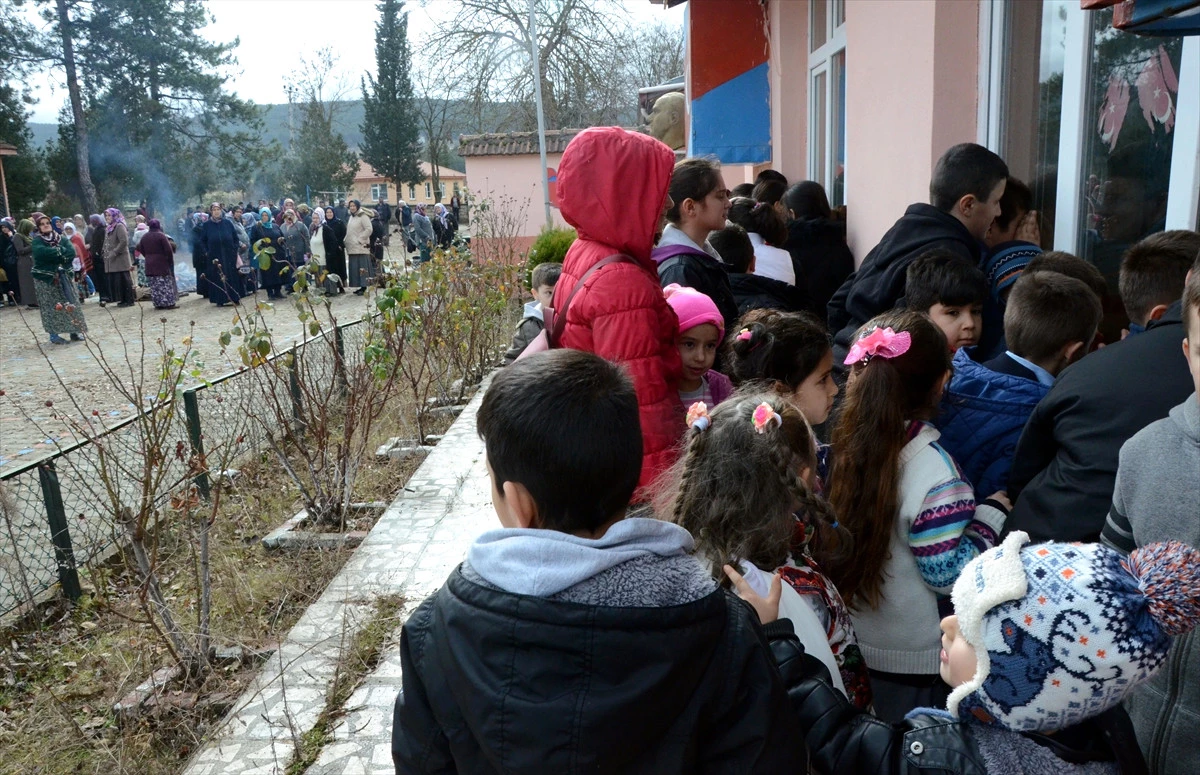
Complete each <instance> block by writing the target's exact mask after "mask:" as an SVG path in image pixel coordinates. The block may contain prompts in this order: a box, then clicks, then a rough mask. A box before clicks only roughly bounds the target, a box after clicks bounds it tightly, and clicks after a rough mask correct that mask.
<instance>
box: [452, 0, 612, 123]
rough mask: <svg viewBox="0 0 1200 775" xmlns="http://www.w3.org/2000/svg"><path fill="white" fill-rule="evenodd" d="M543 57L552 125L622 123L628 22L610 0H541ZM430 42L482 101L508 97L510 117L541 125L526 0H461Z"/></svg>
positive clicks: (539, 21) (539, 23)
mask: <svg viewBox="0 0 1200 775" xmlns="http://www.w3.org/2000/svg"><path fill="white" fill-rule="evenodd" d="M536 7H537V15H538V18H537V27H538V29H537V33H538V41H537V44H538V58H539V63H540V65H541V69H542V73H541V75H542V96H543V102H544V107H545V115H546V126H547V128H551V129H555V128H557V129H561V128H564V127H570V126H592V125H596V124H604V123H619V119H620V116H621V115H622V114H627V113H628V111H629V110H630V109H631V107H632V105H633V100H632V97H629V98H626V99H615V90H614V89H613V88H612V85H613V84H612V77H613V63H614V62H617V61H618V60H619V58H620V56H621V55H622V52H621V50H620V48H621V47H620V45H619V39H618V37H617V35H616V33H615V31H616V30H620V29H621V28H622V27H623V26H627V25H626V24H624V19H623V17H621V16H620V14H619V13H618V11H619V6H617V4H615V3H611V2H607V1H606V0H536ZM456 8H457V10H456V11H455V13H454V15H453V17H452V18H450V19H449V20H447V21H446V22H445V23H443V24H442V25H441V31H440V32H438V33H437V34H435V35H434V36H433V39H432V40H431V42H430V46H429V48H430V49H431V50H437V51H438V52H439V53H440V56H441V57H442V58H443V59H447V60H449V61H451V62H454V63H455V65H454V67H455V69H456V70H457V71H459V72H460V73H462V74H464V78H465V80H464V83H463V87H464V88H463V91H464V93H465V94H467V95H468V97H469V98H470V99H471V100H473V101H474V102H475V103H476V105H482V104H486V103H507V104H508V105H509V108H510V113H511V115H510V117H509V118H510V122H509V123H511V124H512V125H515V126H516V127H517V128H521V129H533V128H534V127H535V126H536V116H535V113H534V107H533V68H532V66H531V63H530V42H531V41H530V35H529V5H528V3H527V2H526V0H459V2H458V3H457V4H456Z"/></svg>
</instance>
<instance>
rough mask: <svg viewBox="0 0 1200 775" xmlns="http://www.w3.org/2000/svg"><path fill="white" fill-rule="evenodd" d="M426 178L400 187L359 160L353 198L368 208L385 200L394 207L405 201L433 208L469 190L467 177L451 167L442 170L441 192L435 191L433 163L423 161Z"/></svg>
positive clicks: (351, 196)
mask: <svg viewBox="0 0 1200 775" xmlns="http://www.w3.org/2000/svg"><path fill="white" fill-rule="evenodd" d="M420 165H421V172H422V174H423V175H424V179H423V180H422V181H421V182H420V183H415V184H413V183H403V184H401V185H399V186H397V185H396V183H395V182H393V181H391V180H388V179H387V178H386V177H384V176H383V175H381V174H379V173H378V172H376V171H375V170H374V169H372V167H371V165H370V164H367V163H366V162H365V161H361V160H360V161H359V163H358V174H357V175H355V176H354V183H353V184H352V186H351V188H350V196H349V197H348V198H349V199H357V200H359V201H360V202H362V203H363V204H364V205H366V203H368V202H371V203H374V202H378V201H379V200H380V199H384V200H386V201H387V203H388V204H390V205H395V204H396V202H398V201H400V200H401V199H403V200H404V201H405V202H407V203H408V204H409V205H418V204H423V205H433V204H434V203H436V202H443V203H446V202H449V201H450V197H451V196H453V195H454V194H460V196H461V192H463V191H465V190H466V188H467V176H466V174H465V173H462V172H459V171H458V170H452V169H450V168H448V167H438V168H437V173H438V181H439V186H440V191H434V190H433V166H432V165H430V163H429V162H427V161H423V162H420Z"/></svg>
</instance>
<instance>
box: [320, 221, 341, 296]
mask: <svg viewBox="0 0 1200 775" xmlns="http://www.w3.org/2000/svg"><path fill="white" fill-rule="evenodd" d="M322 234H323V236H324V238H325V269H326V271H328V272H329V273H330V274H332V275H335V276H336V277H337V280H336V283H335V284H336V286H337V292H338V293H345V292H346V224H344V223H342V222H341V221H339V220H338V219H337V214H336V213H335V212H334V210H333V208H332V207H326V208H325V229H324V230H323V231H322Z"/></svg>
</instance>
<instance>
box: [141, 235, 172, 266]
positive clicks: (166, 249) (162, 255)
mask: <svg viewBox="0 0 1200 775" xmlns="http://www.w3.org/2000/svg"><path fill="white" fill-rule="evenodd" d="M138 251H139V252H140V253H141V254H142V256H143V257H144V258H145V259H146V276H147V277H169V276H171V275H173V274H175V248H173V247H171V238H170V237H168V236H167V235H166V234H163V233H162V232H161V231H152V232H149V233H147V234H146V236H144V237H142V241H141V242H139V243H138Z"/></svg>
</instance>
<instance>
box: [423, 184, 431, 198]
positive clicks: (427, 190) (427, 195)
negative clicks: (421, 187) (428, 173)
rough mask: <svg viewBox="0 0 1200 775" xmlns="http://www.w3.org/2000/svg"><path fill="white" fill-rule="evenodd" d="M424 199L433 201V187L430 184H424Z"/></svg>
mask: <svg viewBox="0 0 1200 775" xmlns="http://www.w3.org/2000/svg"><path fill="white" fill-rule="evenodd" d="M425 198H426V199H433V185H432V184H430V183H426V184H425Z"/></svg>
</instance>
